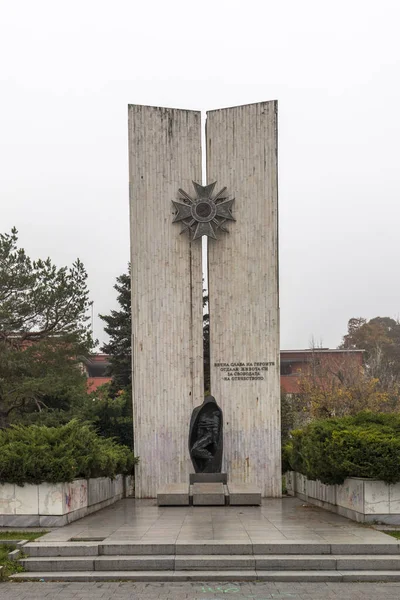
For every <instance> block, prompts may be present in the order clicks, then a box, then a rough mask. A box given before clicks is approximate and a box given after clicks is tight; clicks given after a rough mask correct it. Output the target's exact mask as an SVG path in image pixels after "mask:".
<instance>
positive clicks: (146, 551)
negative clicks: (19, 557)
mask: <svg viewBox="0 0 400 600" xmlns="http://www.w3.org/2000/svg"><path fill="white" fill-rule="evenodd" d="M23 549H24V553H25V554H27V555H28V556H30V557H41V556H42V557H51V556H53V557H57V556H59V557H62V556H65V557H68V556H70V557H74V556H77V557H79V556H86V557H90V556H98V555H100V556H114V555H117V556H123V555H127V556H136V555H138V556H139V555H141V556H142V555H171V554H173V555H176V556H182V555H183V556H190V555H196V556H198V555H204V554H205V555H253V554H254V555H295V556H296V555H297V556H303V555H345V556H359V555H362V556H366V555H372V556H384V555H393V556H395V555H399V556H400V544H399V543H398V542H397V541H395V540H393V541H392V539H390V541H388V543H381V544H338V543H335V544H328V543H318V542H308V543H307V542H299V543H293V542H290V541H289V540H287V541H282V542H271V543H267V542H262V543H257V542H254V543H251V542H250V541H248V542H236V541H221V540H205V541H196V542H170V543H163V542H142V541H137V542H135V541H126V542H122V541H118V542H117V541H116V542H44V541H43V542H30V543H28V544H25V545H24V546H23Z"/></svg>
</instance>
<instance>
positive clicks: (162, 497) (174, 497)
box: [157, 483, 189, 506]
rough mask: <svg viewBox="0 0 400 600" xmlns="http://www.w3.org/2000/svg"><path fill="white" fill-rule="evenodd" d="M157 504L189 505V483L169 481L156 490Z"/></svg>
mask: <svg viewBox="0 0 400 600" xmlns="http://www.w3.org/2000/svg"><path fill="white" fill-rule="evenodd" d="M157 504H158V506H189V485H188V484H185V483H170V484H168V485H165V486H164V487H162V488H161V489H160V490H158V492H157Z"/></svg>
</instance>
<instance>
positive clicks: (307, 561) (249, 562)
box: [19, 554, 400, 572]
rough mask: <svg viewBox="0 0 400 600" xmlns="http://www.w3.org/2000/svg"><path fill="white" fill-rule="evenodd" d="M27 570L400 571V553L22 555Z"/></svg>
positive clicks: (21, 562) (22, 562) (21, 560)
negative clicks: (27, 556)
mask: <svg viewBox="0 0 400 600" xmlns="http://www.w3.org/2000/svg"><path fill="white" fill-rule="evenodd" d="M19 562H20V564H21V565H22V566H23V567H24V569H26V571H27V572H37V571H46V572H54V571H57V572H62V571H68V572H70V571H118V572H124V571H177V572H178V571H202V572H205V571H217V570H221V571H231V570H234V571H253V570H256V571H263V572H267V571H268V572H269V571H296V572H297V571H339V572H345V571H360V572H361V571H376V572H378V571H385V572H386V571H400V556H399V555H380V556H379V555H378V556H373V555H359V556H352V555H348V556H346V555H304V556H301V555H300V556H299V555H298V556H293V555H287V554H286V555H268V554H267V555H250V554H248V555H221V554H218V555H216V554H209V555H207V554H200V555H179V556H178V555H174V554H170V555H157V554H155V555H132V556H129V555H120V556H119V555H113V556H104V555H103V556H87V557H86V556H39V557H30V558H22V559H20V561H19Z"/></svg>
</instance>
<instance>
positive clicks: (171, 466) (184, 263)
mask: <svg viewBox="0 0 400 600" xmlns="http://www.w3.org/2000/svg"><path fill="white" fill-rule="evenodd" d="M192 180H196V181H198V182H201V129H200V113H199V112H194V111H186V110H176V109H167V108H155V107H149V106H136V105H130V106H129V181H130V221H131V263H132V330H133V331H132V333H133V342H132V349H133V352H132V354H133V406H134V416H133V422H134V428H135V431H134V434H135V435H134V440H135V442H134V443H135V453H136V454H137V455H138V456H139V457H140V462H139V464H138V465H137V466H136V471H135V473H136V487H135V494H136V497H137V498H146V497H151V498H155V497H156V493H157V489H158V488H159V487H161V486H162V485H165V484H167V483H179V482H181V481H189V472H190V458H189V453H188V449H187V436H188V427H189V422H190V415H191V412H192V410H193V408H194V406H197V405H198V404H200V403H201V401H202V398H203V365H202V362H203V337H202V317H203V310H202V270H201V240H196V241H195V242H194V243H191V242H190V241H189V239H188V234H187V233H186V234H182V235H180V230H181V227H180V225H179V224H178V225H177V224H172V220H173V216H174V207H173V205H172V200H177V199H178V197H179V196H178V189H179V188H183V189H185V190H187V191H188V192H189V193H190V191H191V189H192Z"/></svg>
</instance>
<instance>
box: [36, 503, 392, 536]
mask: <svg viewBox="0 0 400 600" xmlns="http://www.w3.org/2000/svg"><path fill="white" fill-rule="evenodd" d="M71 538H72V539H78V540H90V539H92V540H94V541H97V540H99V541H100V540H104V541H107V542H112V541H118V542H121V541H122V542H127V541H142V542H154V543H157V542H159V543H161V542H164V543H179V542H190V541H196V542H197V541H209V540H214V541H218V540H220V541H221V542H227V541H235V542H246V543H262V542H277V543H280V542H282V543H290V542H293V543H296V542H297V543H305V542H316V543H330V544H334V543H337V544H340V543H343V544H347V543H348V544H365V543H369V544H371V543H391V542H392V541H393V543H396V540H394V539H393V538H391V537H389V536H388V535H386V534H384V533H382V532H380V531H376V530H374V529H371V528H370V527H368V526H365V525H363V524H359V523H355V522H354V521H350V520H349V519H346V518H345V517H341V516H339V515H336V514H334V513H331V512H329V511H326V510H323V509H320V508H318V507H315V506H310V505H308V504H306V503H305V502H302V501H301V500H299V499H298V498H292V497H285V498H279V499H264V500H263V501H262V506H260V507H246V506H216V507H197V506H195V507H193V506H188V507H158V506H157V505H156V501H155V500H134V499H133V498H127V499H125V500H120V501H119V502H117V503H116V504H113V505H112V506H110V507H108V508H105V509H103V510H101V511H99V512H97V513H94V514H92V515H89V516H87V517H84V518H83V519H80V520H79V521H75V522H74V523H71V524H70V525H67V526H65V527H60V528H58V529H55V530H53V531H51V532H50V533H48V534H47V535H45V536H44V537H42V538H41V541H47V542H50V541H53V542H56V541H57V542H63V541H64V542H65V541H68V540H71Z"/></svg>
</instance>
